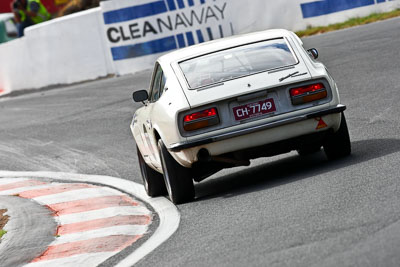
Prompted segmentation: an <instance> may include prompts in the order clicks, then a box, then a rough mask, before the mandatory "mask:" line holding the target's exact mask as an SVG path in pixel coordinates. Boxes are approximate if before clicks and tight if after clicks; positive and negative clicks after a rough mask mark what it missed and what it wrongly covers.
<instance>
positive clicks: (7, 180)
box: [0, 178, 31, 185]
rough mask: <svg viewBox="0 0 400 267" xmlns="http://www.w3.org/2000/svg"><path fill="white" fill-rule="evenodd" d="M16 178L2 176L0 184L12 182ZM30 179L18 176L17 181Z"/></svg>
mask: <svg viewBox="0 0 400 267" xmlns="http://www.w3.org/2000/svg"><path fill="white" fill-rule="evenodd" d="M15 180H16V178H3V179H1V180H0V185H6V184H12V183H15V182H16V181H15ZM27 180H31V179H30V178H18V182H22V181H27Z"/></svg>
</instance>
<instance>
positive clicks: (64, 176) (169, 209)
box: [0, 171, 180, 267]
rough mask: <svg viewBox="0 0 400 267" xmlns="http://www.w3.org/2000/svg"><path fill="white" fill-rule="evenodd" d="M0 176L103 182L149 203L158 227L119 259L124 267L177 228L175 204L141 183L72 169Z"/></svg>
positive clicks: (139, 257) (1, 172)
mask: <svg viewBox="0 0 400 267" xmlns="http://www.w3.org/2000/svg"><path fill="white" fill-rule="evenodd" d="M0 177H7V178H11V177H35V178H51V179H54V180H69V181H76V182H87V183H95V184H103V185H108V186H112V187H115V188H117V189H119V190H122V191H125V192H127V193H129V194H132V195H134V196H135V197H137V198H139V199H141V200H142V201H145V202H147V203H148V204H149V205H151V206H152V207H153V209H154V211H155V212H156V213H157V214H158V216H159V218H160V224H159V226H158V228H157V229H156V231H155V232H154V233H153V234H152V235H151V236H150V238H149V239H148V240H147V241H146V242H145V243H144V244H143V245H141V246H140V247H139V248H137V249H136V250H135V251H134V252H133V253H132V254H130V255H129V256H128V257H126V258H125V259H124V260H122V261H121V262H119V263H118V264H117V266H123V267H124V266H132V265H134V264H135V263H137V262H138V261H140V260H141V259H143V258H144V257H145V256H146V255H147V254H149V253H150V252H152V251H153V250H154V249H156V248H157V247H158V246H160V245H161V244H162V243H164V242H165V241H166V240H167V239H168V238H169V237H170V236H172V235H173V234H174V233H175V231H176V230H177V229H178V226H179V222H180V215H179V212H178V209H177V208H176V206H174V205H173V204H172V203H171V202H170V201H169V200H167V199H166V198H164V197H157V198H150V197H148V196H147V194H146V192H145V190H144V187H143V185H141V184H138V183H135V182H132V181H129V180H124V179H120V178H115V177H110V176H100V175H83V174H73V173H55V172H10V171H0ZM110 255H113V254H110ZM109 257H111V256H109ZM107 258H108V257H106V258H104V260H105V259H107ZM79 260H80V259H79ZM97 264H99V263H97ZM97 264H95V265H97ZM61 265H63V264H62V263H60V264H58V263H54V264H53V265H48V266H61ZM87 265H88V264H86V262H85V261H83V262H81V266H87ZM37 266H39V265H37ZM41 266H44V265H41Z"/></svg>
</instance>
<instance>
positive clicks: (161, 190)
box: [136, 146, 167, 197]
mask: <svg viewBox="0 0 400 267" xmlns="http://www.w3.org/2000/svg"><path fill="white" fill-rule="evenodd" d="M136 150H137V155H138V159H139V166H140V171H141V173H142V179H143V184H144V188H145V189H146V192H147V195H149V196H150V197H158V196H164V195H166V194H167V188H166V187H165V183H164V179H163V175H162V174H161V173H159V172H157V171H155V170H153V169H152V168H150V167H149V166H148V165H147V164H146V162H145V161H144V159H143V156H142V153H140V151H139V148H138V147H137V146H136Z"/></svg>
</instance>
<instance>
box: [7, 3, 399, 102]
mask: <svg viewBox="0 0 400 267" xmlns="http://www.w3.org/2000/svg"><path fill="white" fill-rule="evenodd" d="M399 7H400V1H397V0H391V1H390V0H318V1H317V0H280V1H270V0H248V1H245V0H113V1H105V2H101V7H100V8H95V9H92V10H89V11H84V12H80V13H77V14H74V15H70V16H66V17H63V18H60V19H55V20H52V21H49V22H46V23H42V24H40V25H37V26H33V27H30V28H28V29H26V31H25V35H26V36H25V37H24V38H21V39H19V40H15V41H11V42H9V43H5V44H1V45H0V94H2V93H3V94H4V93H7V92H10V91H12V90H21V89H27V88H29V89H30V88H40V87H45V86H49V85H55V84H69V83H74V82H80V81H85V80H91V79H96V78H98V77H103V76H107V75H109V74H126V73H133V72H136V71H140V70H144V69H148V68H151V67H152V66H153V64H154V61H155V60H156V58H157V57H159V56H160V55H161V54H163V53H166V52H169V51H171V50H174V49H178V48H181V47H185V46H189V45H192V44H197V43H201V42H203V41H208V40H212V39H217V38H221V37H223V36H224V37H226V36H229V35H232V34H240V33H247V32H253V31H258V30H265V29H270V28H286V29H290V30H294V31H297V30H302V29H305V28H307V27H308V26H320V25H328V24H331V23H337V22H342V21H345V20H347V19H349V18H352V17H357V16H366V15H368V14H371V13H373V12H383V11H389V10H393V9H395V8H399ZM160 21H161V22H160ZM2 91H3V92H2Z"/></svg>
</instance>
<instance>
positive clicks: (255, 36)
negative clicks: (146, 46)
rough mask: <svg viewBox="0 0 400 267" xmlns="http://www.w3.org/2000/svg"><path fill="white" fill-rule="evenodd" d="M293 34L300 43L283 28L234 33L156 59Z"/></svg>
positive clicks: (177, 58) (165, 60)
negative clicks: (240, 33)
mask: <svg viewBox="0 0 400 267" xmlns="http://www.w3.org/2000/svg"><path fill="white" fill-rule="evenodd" d="M293 36H295V38H296V39H298V40H299V42H300V43H302V42H301V40H300V38H298V37H297V35H295V34H294V33H293V32H291V31H288V30H283V29H274V30H266V31H260V32H254V33H248V34H242V35H234V36H231V37H227V38H221V39H217V40H214V41H209V42H205V43H201V44H197V45H193V46H189V47H186V48H182V49H179V50H175V51H173V52H170V53H168V54H165V55H163V56H161V57H160V58H159V59H158V62H160V63H161V64H170V63H172V62H178V61H182V60H184V59H188V58H192V57H196V56H199V55H204V54H207V53H211V52H214V51H219V50H224V49H227V48H230V47H235V46H240V45H245V44H248V43H254V42H258V41H263V40H268V39H274V38H281V37H293Z"/></svg>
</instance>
